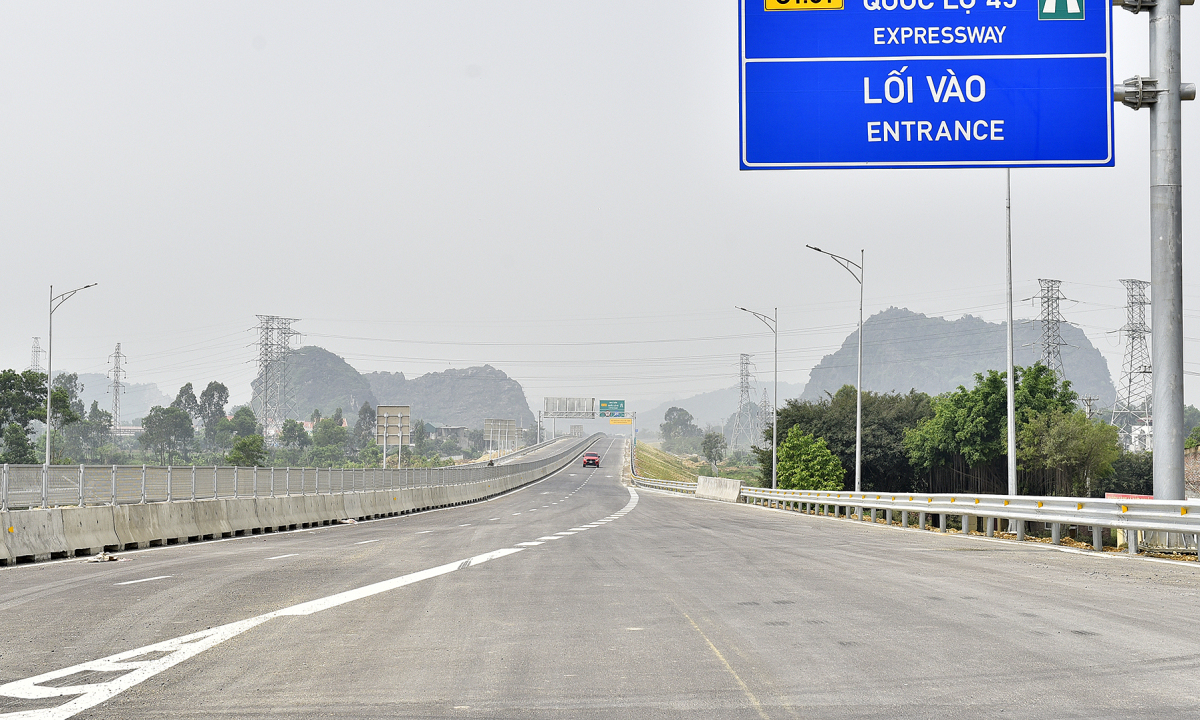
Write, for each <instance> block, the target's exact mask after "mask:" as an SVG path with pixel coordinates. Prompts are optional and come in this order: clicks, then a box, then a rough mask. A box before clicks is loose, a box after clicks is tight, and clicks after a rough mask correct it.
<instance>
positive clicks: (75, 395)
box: [54, 373, 83, 424]
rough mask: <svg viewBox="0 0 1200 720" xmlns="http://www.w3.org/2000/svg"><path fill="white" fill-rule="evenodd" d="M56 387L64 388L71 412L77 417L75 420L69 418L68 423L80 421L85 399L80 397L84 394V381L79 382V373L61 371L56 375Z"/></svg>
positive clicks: (56, 388) (57, 388) (58, 388)
mask: <svg viewBox="0 0 1200 720" xmlns="http://www.w3.org/2000/svg"><path fill="white" fill-rule="evenodd" d="M54 389H55V390H56V391H57V390H62V391H63V392H64V393H66V394H67V406H68V407H69V408H70V410H71V414H72V415H73V416H75V417H76V419H75V420H68V421H67V423H66V424H69V423H71V422H79V418H82V417H83V400H81V399H80V398H79V396H80V395H82V394H83V383H81V382H79V374H78V373H59V374H58V375H55V376H54ZM56 424H57V422H56Z"/></svg>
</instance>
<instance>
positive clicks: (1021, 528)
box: [1016, 520, 1025, 540]
mask: <svg viewBox="0 0 1200 720" xmlns="http://www.w3.org/2000/svg"><path fill="white" fill-rule="evenodd" d="M1016 523H1017V539H1018V540H1024V539H1025V521H1024V520H1017V521H1016Z"/></svg>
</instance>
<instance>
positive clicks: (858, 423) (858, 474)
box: [805, 245, 866, 492]
mask: <svg viewBox="0 0 1200 720" xmlns="http://www.w3.org/2000/svg"><path fill="white" fill-rule="evenodd" d="M805 247H807V248H808V249H809V250H816V251H817V252H819V253H821V254H822V255H828V256H829V257H831V258H833V260H834V262H836V263H837V264H838V265H841V266H842V267H844V268H846V272H848V273H850V276H851V277H853V278H854V279H855V280H857V281H858V384H857V386H856V389H857V390H858V392H857V395H858V409H857V411H856V412H855V429H854V492H862V348H863V278H864V277H865V274H864V272H863V263H864V262H866V257H865V255H864V253H865V251H864V250H859V251H858V262H854V261H853V260H849V259H847V258H844V257H842V256H841V255H834V254H833V253H831V252H826V251H824V250H822V249H821V248H819V247H813V246H812V245H805ZM855 268H857V269H858V272H854V270H855Z"/></svg>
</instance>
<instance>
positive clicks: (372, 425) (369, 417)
mask: <svg viewBox="0 0 1200 720" xmlns="http://www.w3.org/2000/svg"><path fill="white" fill-rule="evenodd" d="M375 436H376V420H375V408H373V407H371V403H366V402H365V403H363V404H362V407H360V408H359V409H358V421H357V422H355V423H354V447H356V448H365V447H366V446H367V445H374V444H375Z"/></svg>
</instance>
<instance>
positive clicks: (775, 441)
mask: <svg viewBox="0 0 1200 720" xmlns="http://www.w3.org/2000/svg"><path fill="white" fill-rule="evenodd" d="M734 307H735V308H737V309H738V310H741V311H742V312H748V313H750V314H751V315H753V316H754V317H756V318H758V319H759V320H762V322H763V325H766V326H767V327H768V328H769V329H770V330H771V333H772V334H773V335H774V336H775V401H774V402H775V407H774V412H772V413H771V489H772V490H774V489H776V488H778V487H779V453H778V448H779V308H775V314H774V315H772V316H770V317H768V316H766V315H763V314H762V313H758V312H754V311H753V310H747V309H746V308H744V307H740V306H738V305H734Z"/></svg>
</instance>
